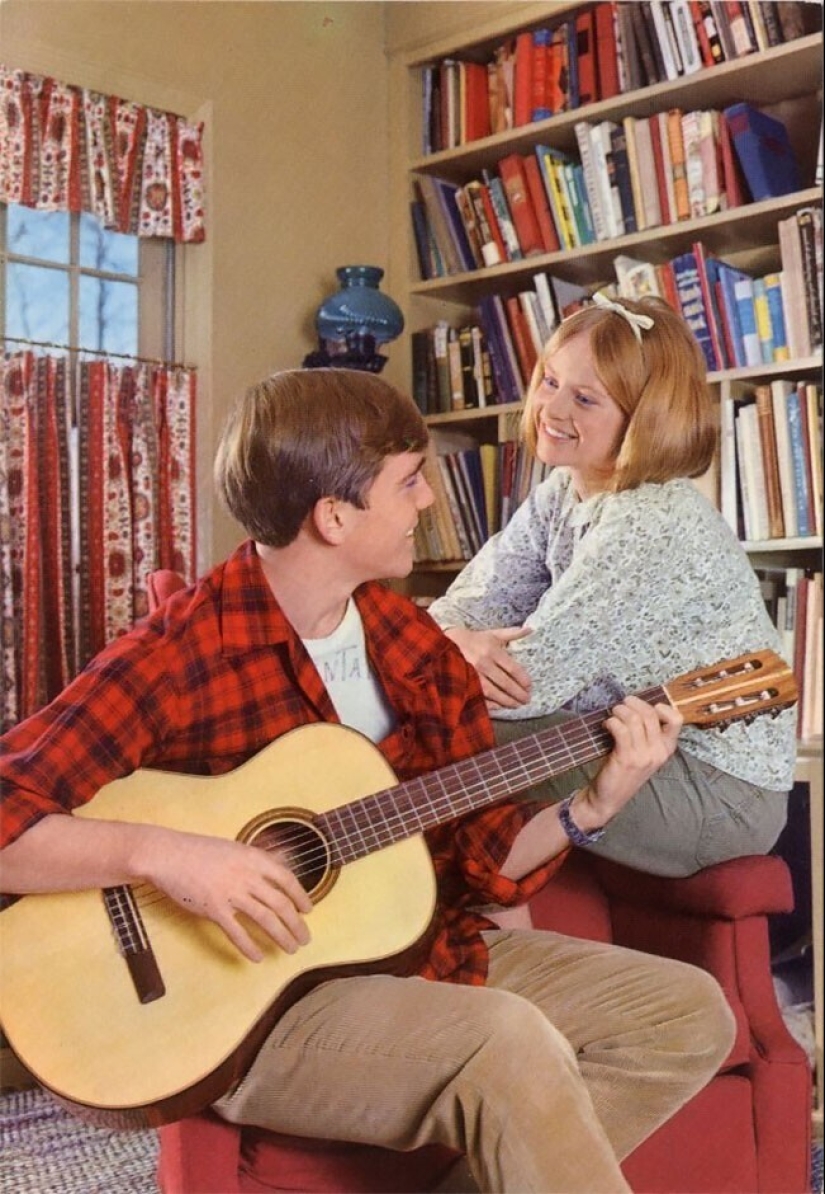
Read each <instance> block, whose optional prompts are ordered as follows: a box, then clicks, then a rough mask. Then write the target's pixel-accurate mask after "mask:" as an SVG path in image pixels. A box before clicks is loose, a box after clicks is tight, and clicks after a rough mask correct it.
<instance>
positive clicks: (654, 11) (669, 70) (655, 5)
mask: <svg viewBox="0 0 825 1194" xmlns="http://www.w3.org/2000/svg"><path fill="white" fill-rule="evenodd" d="M650 15H651V16H652V17H653V25H654V28H655V32H656V40H657V42H658V43H659V48H660V50H661V51H662V61H663V62H664V65H665V75H666V76H667V78H668V79H669V80H670V79H678V78H679V65H678V64H677V62H676V56H675V54H674V53H673V44H672V42H671V34H670V29H669V27H668V20H667V17H666V16H665V10H664V4H663V0H650Z"/></svg>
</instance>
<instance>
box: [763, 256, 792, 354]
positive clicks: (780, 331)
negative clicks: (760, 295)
mask: <svg viewBox="0 0 825 1194" xmlns="http://www.w3.org/2000/svg"><path fill="white" fill-rule="evenodd" d="M764 282H765V297H766V299H767V302H768V317H769V319H770V323H771V343H772V347H773V359H774V361H787V360H790V356H791V354H790V350H789V348H788V335H787V331H786V329H785V309H784V305H783V303H782V275H781V274H779V273H773V274H766V275H765V278H764Z"/></svg>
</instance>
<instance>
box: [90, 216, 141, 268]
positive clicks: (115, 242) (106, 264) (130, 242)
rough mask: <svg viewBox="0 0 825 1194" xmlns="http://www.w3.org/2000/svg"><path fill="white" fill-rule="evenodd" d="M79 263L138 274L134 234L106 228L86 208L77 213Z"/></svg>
mask: <svg viewBox="0 0 825 1194" xmlns="http://www.w3.org/2000/svg"><path fill="white" fill-rule="evenodd" d="M80 264H81V266H82V267H83V268H85V269H99V270H105V271H106V272H108V273H112V274H128V275H129V276H130V277H132V278H136V277H137V274H138V238H137V237H136V236H129V235H127V234H126V233H124V232H109V230H108V229H106V228H104V227H103V225H102V224H101V223H99V221H98V220H96V219H95V217H94V216H91V215H89V214H88V213H87V212H83V213H81V216H80Z"/></svg>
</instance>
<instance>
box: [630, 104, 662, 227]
mask: <svg viewBox="0 0 825 1194" xmlns="http://www.w3.org/2000/svg"><path fill="white" fill-rule="evenodd" d="M633 134H634V139H635V143H636V168H637V170H638V173H639V184H640V186H639V191H640V194H639V196H638V199H636V200H635V205H636V209H637V211H638V208H639V200H640V201H641V206H642V211H643V213H644V227H645V228H656V227H658V226H659V225H660V224H661V223H662V222H663V221H662V205H661V203H660V201H659V186H658V177H657V173H656V158H655V155H654V153H653V134H652V131H651V119H649V118H647V117H643V116H640V117H638V118H637V119H636V123H635V126H634V129H633ZM631 177H632V176H631ZM654 180H656V182H655V185H654Z"/></svg>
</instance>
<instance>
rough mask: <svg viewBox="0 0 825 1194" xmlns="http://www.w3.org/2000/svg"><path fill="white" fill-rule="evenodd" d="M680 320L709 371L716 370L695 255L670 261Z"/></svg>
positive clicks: (683, 254)
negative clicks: (686, 328)
mask: <svg viewBox="0 0 825 1194" xmlns="http://www.w3.org/2000/svg"><path fill="white" fill-rule="evenodd" d="M670 264H671V268H672V269H673V277H674V279H675V281H676V290H677V292H678V295H679V306H680V307H681V309H682V318H683V319H684V321H685V323H686V324H687V325H688V327H689V328H690V330H691V331H692V332H693V334H694V336H695V337H696V339H697V341H698V343H699V347H700V348H701V349H702V353H703V354H704V357H705V363H706V365H707V367H708V370H709V371H711V372H712V371H713V370H714V369H715V368H716V354H715V353H714V351H713V337H712V335H711V331H710V323H709V315H708V311H707V310H706V308H705V301H704V297H703V295H702V283H701V279H700V277H699V266H698V264H697V262H696V255H695V253H681V254H680V255H679V256H678V257H674V258H673V260H672V261H671V263H670Z"/></svg>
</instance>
